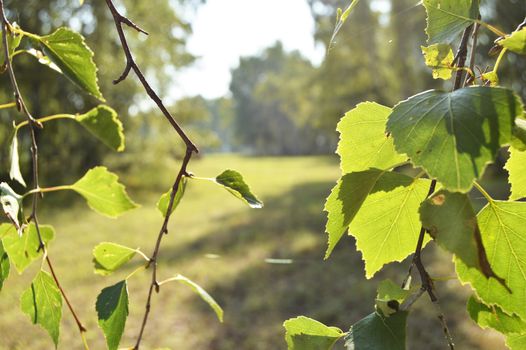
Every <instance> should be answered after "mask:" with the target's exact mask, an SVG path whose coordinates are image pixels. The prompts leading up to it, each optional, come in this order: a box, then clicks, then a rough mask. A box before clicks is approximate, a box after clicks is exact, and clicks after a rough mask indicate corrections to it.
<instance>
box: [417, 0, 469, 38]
mask: <svg viewBox="0 0 526 350" xmlns="http://www.w3.org/2000/svg"><path fill="white" fill-rule="evenodd" d="M423 4H424V7H425V8H426V12H427V27H426V33H427V37H428V42H429V43H430V44H437V43H444V44H451V43H452V42H454V41H455V40H456V39H457V37H458V36H459V35H460V33H462V32H463V31H464V29H466V28H467V27H468V26H469V25H470V24H472V23H473V22H474V21H475V20H477V18H478V15H479V0H460V1H459V0H423Z"/></svg>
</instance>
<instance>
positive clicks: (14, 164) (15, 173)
mask: <svg viewBox="0 0 526 350" xmlns="http://www.w3.org/2000/svg"><path fill="white" fill-rule="evenodd" d="M9 154H10V158H11V168H10V170H9V177H10V178H11V180H15V181H18V183H19V184H21V185H22V186H24V187H26V182H25V181H24V177H23V176H22V173H21V172H20V160H19V157H18V137H17V133H16V132H15V134H14V135H13V141H11V147H10V148H9Z"/></svg>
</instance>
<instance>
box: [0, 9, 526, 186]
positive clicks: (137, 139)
mask: <svg viewBox="0 0 526 350" xmlns="http://www.w3.org/2000/svg"><path fill="white" fill-rule="evenodd" d="M203 2H204V1H202V0H179V1H172V0H151V1H137V2H134V6H129V7H128V11H129V12H130V13H129V15H130V17H131V18H136V19H140V25H141V26H142V27H143V28H146V29H147V30H148V31H150V32H151V33H152V35H150V36H149V37H148V38H147V40H144V37H141V34H138V33H134V32H130V38H133V39H134V40H130V43H131V45H133V48H132V49H133V52H135V53H136V55H137V60H138V62H139V63H140V65H141V66H142V67H144V68H145V73H146V74H147V75H148V77H149V78H151V79H152V81H153V82H154V84H155V86H156V88H158V89H159V91H160V94H161V95H163V96H166V95H169V91H170V89H177V86H176V85H175V84H174V81H175V80H176V79H174V76H175V77H176V75H177V72H178V70H179V69H181V68H184V67H188V66H189V65H191V64H192V63H193V62H195V60H196V59H198V58H196V57H194V56H192V55H191V54H190V53H189V52H188V50H187V46H186V43H187V40H188V38H189V36H190V35H191V34H192V28H191V24H190V23H189V22H188V20H187V19H186V18H185V17H184V15H183V14H184V13H188V11H195V10H196V9H197V8H198V6H200V5H201V4H202V3H203ZM347 3H348V1H343V0H340V1H338V0H308V4H309V6H310V8H311V11H312V14H313V17H314V19H315V31H314V33H313V35H314V37H315V40H316V41H317V42H318V43H320V45H323V46H325V47H326V46H327V45H328V42H329V40H330V38H331V36H332V33H333V29H334V23H335V14H336V10H337V8H338V7H340V8H343V7H345V6H346V5H347ZM5 5H6V8H7V9H8V10H9V11H11V14H10V17H11V18H16V19H17V22H19V23H23V25H24V27H25V28H26V29H27V30H29V31H31V32H34V33H49V32H51V31H52V30H53V29H54V28H56V27H59V26H61V25H69V26H71V27H72V28H74V29H75V30H78V31H80V32H82V33H83V34H84V35H85V37H86V40H87V41H88V45H89V46H90V47H91V48H92V49H93V51H94V52H96V56H95V61H96V62H97V64H98V66H99V67H100V71H99V84H100V86H101V89H102V92H103V94H104V96H105V98H106V100H107V101H108V104H109V105H111V106H112V107H113V108H115V109H116V110H117V111H118V112H119V114H120V117H121V119H122V120H123V122H124V127H125V132H126V136H127V140H126V143H127V148H126V151H125V152H124V154H111V152H110V151H109V150H107V149H105V148H104V146H103V145H100V144H98V143H97V142H94V141H93V140H92V139H91V138H90V137H89V136H87V135H86V133H84V132H83V131H82V130H79V128H75V126H72V125H64V124H66V123H57V124H52V123H50V124H49V125H46V130H42V131H40V133H42V132H46V133H52V134H53V137H48V138H46V140H48V141H47V142H46V144H45V145H42V147H41V150H40V154H41V158H42V159H43V161H42V168H41V170H40V171H41V173H42V178H43V179H57V181H58V179H60V180H61V181H62V182H64V181H66V182H67V181H68V180H73V179H76V178H78V177H79V175H80V174H82V173H84V171H85V170H86V169H88V168H89V167H91V166H93V165H95V164H98V163H101V162H104V163H109V164H111V166H112V167H113V168H114V169H115V170H117V171H121V172H123V173H127V174H136V175H135V177H133V176H131V175H129V177H130V181H131V182H132V183H131V185H132V186H133V184H134V183H133V182H134V181H137V182H139V181H141V178H142V177H145V178H148V179H149V180H150V181H149V182H150V183H152V182H155V179H153V181H152V177H149V175H151V176H155V174H156V171H155V169H156V166H158V164H159V163H160V162H162V161H164V160H167V159H168V160H171V161H173V159H176V158H177V157H178V156H179V155H180V153H181V152H182V150H183V149H184V147H182V146H181V147H178V146H177V145H178V144H177V142H178V141H177V140H176V137H175V136H174V135H173V134H172V133H171V130H167V128H165V126H164V120H162V118H160V116H159V115H158V114H159V112H157V111H155V109H153V106H152V105H150V104H148V103H147V102H146V100H145V97H144V94H143V92H142V90H141V88H140V87H139V85H138V82H137V81H136V80H134V79H128V80H126V81H125V82H123V83H121V84H119V85H117V86H113V84H112V80H113V79H115V78H116V77H117V76H118V74H119V73H120V71H121V69H122V67H123V65H124V57H122V53H121V52H120V46H119V43H118V38H117V35H116V33H115V31H114V30H113V28H112V26H113V22H112V19H111V15H110V14H109V13H108V11H107V10H106V8H105V7H104V6H99V5H98V2H96V1H86V3H85V4H84V5H83V6H82V7H79V6H78V0H25V1H23V2H22V1H15V0H6V1H5ZM482 5H483V6H482V9H483V11H484V13H485V14H487V15H486V16H485V17H486V18H489V19H490V22H492V23H499V24H500V25H504V26H505V27H504V28H502V29H503V31H504V32H510V31H511V30H513V29H514V28H515V27H516V25H517V24H518V23H520V22H521V21H522V19H523V18H524V13H526V3H525V2H524V1H517V0H485V1H482ZM152 8H155V11H152V10H151V9H152ZM276 11H280V9H279V8H276ZM13 12H14V13H13ZM35 13H37V14H38V16H35ZM293 18H294V16H293V14H291V19H293ZM491 19H494V21H491ZM291 25H293V21H291ZM423 27H425V11H424V8H423V7H422V6H420V5H418V4H417V2H416V1H415V0H391V1H362V2H360V4H359V5H358V7H357V8H356V9H355V11H354V13H353V14H352V17H351V18H350V20H349V21H348V22H347V23H346V25H345V26H344V27H343V28H342V30H341V32H340V33H339V34H338V37H337V41H336V42H334V43H333V45H332V48H331V50H330V51H329V52H328V55H327V56H326V57H325V59H324V61H323V62H322V63H321V64H320V65H314V64H313V63H311V62H310V61H309V60H308V59H306V58H305V57H302V56H301V54H300V53H298V52H287V51H286V50H284V48H283V46H282V45H281V44H280V43H279V42H278V43H276V44H275V45H273V46H272V47H269V48H267V49H266V50H264V51H263V52H261V53H260V54H258V55H255V56H251V57H244V58H242V59H241V60H240V62H239V65H238V66H237V67H236V68H234V69H233V70H232V80H231V84H230V94H229V95H228V96H225V97H222V98H218V99H214V100H207V99H205V98H203V97H201V96H190V97H186V98H183V99H181V100H178V101H173V103H172V105H171V106H170V109H171V110H173V111H174V113H175V115H176V116H177V117H178V119H179V120H180V121H181V122H182V123H183V124H184V125H186V126H187V128H188V130H189V133H190V135H191V136H192V137H193V138H194V139H196V140H197V143H198V144H199V145H200V146H201V149H203V150H204V153H206V152H219V151H226V152H232V151H234V152H242V153H247V154H254V155H296V154H319V153H332V152H334V150H335V147H336V143H337V138H338V135H337V134H336V132H335V131H334V126H335V125H336V123H337V121H338V120H339V118H340V117H341V116H342V115H343V114H344V113H345V112H346V111H347V110H349V109H351V108H352V107H354V106H355V105H356V104H357V103H359V102H360V101H364V100H373V101H377V102H379V103H382V104H385V105H393V104H394V103H395V102H397V101H399V100H401V99H403V98H404V97H407V96H411V95H413V94H414V93H416V92H418V91H421V90H423V89H424V88H425V87H428V88H429V87H433V86H435V87H440V84H443V83H442V82H438V81H432V79H431V78H430V77H429V76H430V75H429V72H428V68H426V67H425V65H424V63H423V59H422V55H421V49H420V44H423V43H424V42H425V34H424V33H422V31H421V28H423ZM306 35H311V34H310V33H306ZM224 40H228V38H224ZM419 43H420V44H419ZM492 46H493V43H492V42H491V39H490V38H489V37H488V36H486V35H484V34H481V35H480V36H479V48H478V50H479V52H480V53H481V55H480V58H479V59H478V60H477V62H478V65H479V66H480V68H481V70H484V67H485V64H484V62H483V58H482V57H483V56H485V55H486V53H487V52H488V50H489V49H490V48H491V47H492ZM151 52H156V54H155V55H152V54H150V53H151ZM482 54H484V55H482ZM507 57H508V60H512V61H513V62H510V63H513V64H505V63H504V64H503V65H502V68H501V69H502V75H501V79H502V80H503V82H504V83H507V82H510V84H511V86H513V88H514V89H515V90H516V91H517V92H520V93H521V94H522V96H523V98H526V84H525V82H526V61H524V60H520V59H519V58H517V57H516V56H514V55H508V56H507ZM35 59H36V58H35V57H31V56H30V55H25V54H21V55H20V57H17V58H16V59H15V65H16V68H17V71H18V72H20V73H19V81H20V83H21V89H22V90H23V92H24V95H25V96H27V97H26V98H27V102H28V104H29V105H30V110H31V111H33V112H34V114H35V116H37V117H41V116H48V115H53V114H55V113H58V112H59V111H61V112H62V111H69V112H70V113H77V112H85V111H87V110H88V109H90V108H91V107H93V106H94V104H95V103H96V101H95V100H94V99H92V98H91V97H89V96H86V95H84V94H82V93H81V92H80V91H79V90H78V89H77V88H75V87H74V86H73V85H71V84H64V83H63V82H62V81H61V80H60V79H54V78H53V77H54V74H55V73H54V72H52V71H51V70H50V69H48V68H46V67H43V66H41V65H37V64H35V62H34V60H35ZM399 77H403V79H400V78H399ZM512 77H513V82H512V81H511V79H510V78H512ZM0 79H1V80H0V82H1V85H0V86H1V87H2V88H1V89H0V101H1V103H6V102H10V101H11V100H12V96H10V94H11V92H10V90H9V88H8V84H7V81H6V79H7V76H6V75H3V76H2V77H1V78H0ZM61 79H65V78H61ZM205 83H206V82H203V84H205ZM445 84H448V83H445ZM14 116H15V114H13V113H12V112H11V111H9V110H2V111H1V112H0V140H2V144H4V143H6V142H9V140H10V137H11V136H10V133H11V130H12V127H11V124H12V121H13V118H14ZM27 136H28V135H20V136H19V137H20V142H21V143H22V144H24V146H21V147H23V148H24V149H27V148H28V147H25V146H27V145H28V144H27V143H28V142H29V139H28V138H27ZM37 136H38V135H37ZM2 150H3V151H2V152H4V153H2V154H1V159H0V160H1V164H2V166H1V167H0V179H2V180H4V179H6V178H7V169H8V164H9V161H8V160H9V155H8V154H7V153H8V147H2ZM21 162H22V169H23V171H24V172H27V173H29V171H30V170H31V169H30V163H29V154H21ZM165 165H166V163H165ZM45 185H52V184H45Z"/></svg>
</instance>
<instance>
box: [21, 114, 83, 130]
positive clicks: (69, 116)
mask: <svg viewBox="0 0 526 350" xmlns="http://www.w3.org/2000/svg"><path fill="white" fill-rule="evenodd" d="M57 119H76V118H75V116H74V115H73V114H54V115H50V116H47V117H43V118H39V119H36V121H37V122H39V123H41V124H43V123H45V122H49V121H52V120H57ZM28 124H29V122H28V121H27V120H25V121H23V122H21V123H19V124H17V125H16V126H15V129H16V130H18V129H20V128H21V127H24V126H26V125H28Z"/></svg>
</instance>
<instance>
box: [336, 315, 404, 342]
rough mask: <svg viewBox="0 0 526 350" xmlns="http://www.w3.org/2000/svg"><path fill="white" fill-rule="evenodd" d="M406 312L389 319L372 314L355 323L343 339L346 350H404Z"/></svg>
mask: <svg viewBox="0 0 526 350" xmlns="http://www.w3.org/2000/svg"><path fill="white" fill-rule="evenodd" d="M406 321H407V312H403V311H399V312H397V313H395V314H393V315H391V316H389V317H385V316H382V315H381V314H379V313H378V312H373V313H372V314H370V315H369V316H367V317H365V318H363V319H361V320H360V321H358V322H357V323H355V324H354V325H353V326H352V327H351V329H350V331H349V334H348V335H347V336H346V337H345V340H346V342H345V347H346V348H347V349H348V350H405V342H406V341H405V334H406Z"/></svg>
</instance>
